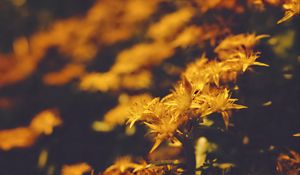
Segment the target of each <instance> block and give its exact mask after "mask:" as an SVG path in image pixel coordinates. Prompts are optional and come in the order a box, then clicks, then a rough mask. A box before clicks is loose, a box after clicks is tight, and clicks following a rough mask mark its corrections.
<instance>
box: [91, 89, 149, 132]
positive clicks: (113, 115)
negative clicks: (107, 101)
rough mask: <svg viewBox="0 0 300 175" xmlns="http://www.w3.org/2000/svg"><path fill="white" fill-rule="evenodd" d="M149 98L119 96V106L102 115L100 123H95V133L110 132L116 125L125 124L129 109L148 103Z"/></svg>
mask: <svg viewBox="0 0 300 175" xmlns="http://www.w3.org/2000/svg"><path fill="white" fill-rule="evenodd" d="M151 98H152V97H151V96H150V95H149V94H140V95H135V96H128V95H127V94H122V95H120V97H119V104H118V105H117V106H116V107H114V108H113V109H111V110H109V111H108V112H107V113H106V114H105V115H104V118H103V120H102V121H101V122H100V123H99V122H96V123H95V125H94V129H95V130H97V131H102V132H107V131H111V130H112V129H113V128H114V127H115V126H117V125H122V124H124V123H126V120H127V119H128V115H129V112H130V111H129V109H130V107H131V106H133V105H134V104H137V103H145V102H147V101H150V100H151Z"/></svg>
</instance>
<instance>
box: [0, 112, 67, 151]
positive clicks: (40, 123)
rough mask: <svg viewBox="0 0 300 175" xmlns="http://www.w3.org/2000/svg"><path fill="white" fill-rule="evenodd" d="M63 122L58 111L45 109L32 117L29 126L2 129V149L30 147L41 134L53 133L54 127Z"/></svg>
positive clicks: (0, 136)
mask: <svg viewBox="0 0 300 175" xmlns="http://www.w3.org/2000/svg"><path fill="white" fill-rule="evenodd" d="M61 124H62V121H61V119H60V118H59V116H58V114H57V111H55V110H50V109H49V110H44V111H42V112H40V113H38V114H37V115H36V116H35V117H34V118H33V119H32V121H31V123H30V125H29V126H28V127H18V128H14V129H5V130H0V149H2V150H5V151H8V150H10V149H12V148H23V147H30V146H32V145H33V144H34V143H35V141H36V139H37V138H38V137H39V136H41V135H42V134H45V135H50V134H52V132H53V128H54V127H56V126H59V125H61Z"/></svg>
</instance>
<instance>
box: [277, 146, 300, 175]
mask: <svg viewBox="0 0 300 175" xmlns="http://www.w3.org/2000/svg"><path fill="white" fill-rule="evenodd" d="M276 170H277V172H278V173H280V174H282V175H283V174H285V175H296V174H299V173H300V155H299V154H298V153H297V152H296V151H293V150H289V153H287V154H280V155H279V156H278V158H277V166H276Z"/></svg>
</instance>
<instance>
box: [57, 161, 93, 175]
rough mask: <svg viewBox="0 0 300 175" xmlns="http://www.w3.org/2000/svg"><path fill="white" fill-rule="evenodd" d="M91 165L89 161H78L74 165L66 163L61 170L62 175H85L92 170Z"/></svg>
mask: <svg viewBox="0 0 300 175" xmlns="http://www.w3.org/2000/svg"><path fill="white" fill-rule="evenodd" d="M91 170H92V168H91V166H90V165H88V164H87V163H77V164H72V165H64V166H63V167H62V170H61V174H62V175H83V174H84V173H87V172H90V171H91Z"/></svg>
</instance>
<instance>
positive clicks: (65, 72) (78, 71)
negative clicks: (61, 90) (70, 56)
mask: <svg viewBox="0 0 300 175" xmlns="http://www.w3.org/2000/svg"><path fill="white" fill-rule="evenodd" d="M84 72H85V70H84V66H83V65H81V64H68V65H66V66H65V67H64V68H63V69H62V70H60V71H59V72H50V73H47V74H45V75H44V76H43V82H44V83H45V84H47V85H52V86H53V85H54V86H60V85H64V84H67V83H68V82H70V81H72V80H74V79H75V78H78V77H80V76H81V75H83V74H84Z"/></svg>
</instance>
